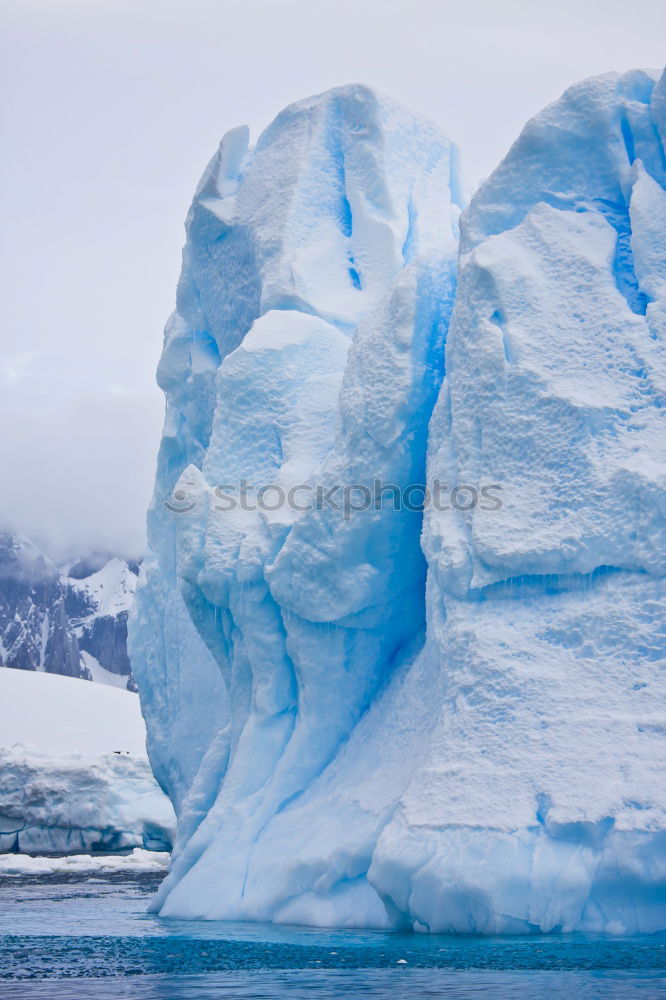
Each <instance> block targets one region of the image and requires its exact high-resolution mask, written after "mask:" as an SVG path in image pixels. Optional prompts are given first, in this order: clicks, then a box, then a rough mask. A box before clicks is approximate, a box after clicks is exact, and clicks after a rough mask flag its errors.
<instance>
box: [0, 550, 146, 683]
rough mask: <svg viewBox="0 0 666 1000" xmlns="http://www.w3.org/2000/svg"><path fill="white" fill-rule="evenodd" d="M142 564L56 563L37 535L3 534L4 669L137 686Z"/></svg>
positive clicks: (0, 609) (0, 619)
mask: <svg viewBox="0 0 666 1000" xmlns="http://www.w3.org/2000/svg"><path fill="white" fill-rule="evenodd" d="M137 573H138V567H137V565H136V564H135V563H130V562H127V561H126V560H124V559H121V558H118V557H115V556H114V557H109V556H105V557H101V556H95V557H91V558H89V559H87V560H78V561H77V562H76V563H74V564H73V565H71V566H65V567H58V566H56V565H55V564H54V563H53V562H52V561H51V560H50V559H49V558H48V557H47V556H46V555H44V553H43V552H41V551H40V550H39V549H38V548H37V547H36V546H35V545H34V544H33V543H32V542H31V541H30V540H29V539H27V538H25V537H22V536H16V535H13V534H10V533H7V532H4V533H1V534H0V666H5V667H14V668H17V669H19V670H41V671H46V672H47V673H52V674H65V675H66V676H68V677H79V678H83V679H87V680H95V681H99V682H101V683H103V684H112V685H114V686H116V687H128V688H129V689H130V690H135V685H134V681H133V678H132V676H131V670H130V663H129V659H128V656H127V616H128V612H129V608H130V606H131V603H132V600H133V597H134V591H135V588H136V582H137Z"/></svg>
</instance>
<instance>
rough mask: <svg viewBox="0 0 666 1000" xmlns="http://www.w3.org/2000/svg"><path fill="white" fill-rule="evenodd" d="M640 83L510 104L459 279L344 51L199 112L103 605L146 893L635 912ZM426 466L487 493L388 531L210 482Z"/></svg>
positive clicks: (653, 350) (658, 104)
mask: <svg viewBox="0 0 666 1000" xmlns="http://www.w3.org/2000/svg"><path fill="white" fill-rule="evenodd" d="M654 84H655V81H654V79H653V77H651V76H650V75H649V74H647V73H642V72H633V73H629V74H625V75H624V76H620V75H617V74H613V75H609V76H606V77H601V78H597V79H593V80H591V81H586V82H585V83H584V84H580V85H578V86H577V87H574V88H572V89H571V90H570V91H568V92H567V94H565V95H564V97H563V98H562V99H561V100H560V101H559V102H557V103H556V104H554V105H552V106H551V107H549V108H547V109H546V110H545V111H544V112H542V114H541V115H538V116H537V118H536V119H534V120H533V121H532V122H530V123H529V124H528V125H527V126H526V128H525V130H524V132H523V134H522V135H521V137H520V138H519V140H518V141H517V143H516V144H515V145H514V146H513V148H512V150H511V151H510V153H509V155H508V157H507V158H506V160H505V161H504V162H503V163H502V164H501V165H500V166H499V167H498V169H497V171H496V172H495V173H494V174H493V175H492V177H491V178H490V179H489V180H488V181H487V182H486V184H485V185H484V186H483V187H482V188H481V190H480V191H479V192H478V193H477V195H476V196H475V198H474V199H473V201H472V203H471V205H470V206H469V208H468V210H467V211H466V213H465V214H464V216H463V220H462V232H461V246H462V252H461V256H460V260H459V265H458V267H459V274H458V278H457V281H458V288H457V291H456V289H455V282H456V277H455V265H456V255H457V251H456V235H457V220H458V210H459V206H460V202H461V196H460V193H459V191H460V182H459V178H458V173H457V166H456V157H455V155H454V151H453V150H452V148H451V146H450V144H449V143H448V142H447V140H445V139H444V138H443V137H442V136H440V135H439V134H438V133H437V132H436V130H435V129H434V128H433V127H432V126H431V125H429V124H428V123H425V122H422V121H421V120H420V119H418V118H416V117H414V116H412V115H410V114H408V113H407V112H405V111H403V110H402V109H399V108H396V107H395V106H393V105H391V104H390V103H389V102H386V101H384V100H382V99H379V98H378V97H377V96H376V95H375V94H373V93H372V92H371V91H368V90H367V89H365V88H360V87H350V88H342V89H341V90H337V91H331V92H330V93H328V94H324V95H322V96H320V97H318V98H313V99H311V100H309V101H305V102H301V103H299V104H297V105H294V106H292V107H291V108H288V109H287V110H286V111H285V112H283V113H282V114H281V115H280V116H278V118H277V119H276V121H275V122H274V123H273V125H272V126H271V127H270V128H269V129H268V130H267V131H266V132H265V133H264V134H263V136H262V137H261V138H260V140H259V142H258V144H257V146H256V147H255V149H253V150H248V149H247V135H246V133H245V132H244V131H243V130H235V131H234V132H233V133H230V134H229V135H228V136H227V137H225V140H223V143H222V145H221V147H220V151H219V153H218V154H217V156H216V157H215V158H214V159H213V161H212V162H211V164H210V166H209V168H208V171H207V172H206V174H205V176H204V179H203V181H202V183H201V185H200V187H199V190H198V192H197V195H196V197H195V201H194V203H193V206H192V209H191V211H190V215H189V218H188V243H187V246H186V248H185V252H184V259H183V274H182V277H181V282H180V285H179V292H178V311H177V313H176V314H175V316H174V317H173V318H172V320H171V321H170V324H169V326H168V327H167V333H166V337H165V348H164V354H163V358H162V361H161V363H160V370H159V377H160V382H161V384H162V385H163V387H164V388H165V391H166V393H167V401H168V402H167V416H166V421H165V431H164V438H163V442H162V448H161V452H160V459H159V465H158V477H157V485H156V494H155V500H154V503H153V506H152V508H151V511H150V514H149V535H150V545H151V553H150V554H149V556H148V558H147V560H146V562H145V564H144V572H143V579H142V584H141V586H140V588H139V595H138V599H137V603H136V611H135V617H134V622H133V628H132V635H131V652H132V661H133V670H134V672H135V675H136V677H137V680H138V683H139V686H140V689H141V693H142V701H143V705H144V712H145V714H146V719H147V723H148V732H149V749H150V753H151V760H152V762H153V765H154V767H155V770H156V773H157V775H158V777H159V778H160V780H161V781H162V782H163V783H164V785H165V786H166V787H167V788H168V789H169V792H170V794H171V795H172V798H173V799H174V801H175V803H176V807H177V811H178V815H179V833H178V842H177V845H176V850H175V852H174V859H173V865H172V870H171V873H170V875H169V877H168V878H167V880H166V881H165V883H164V885H163V887H162V890H161V892H160V895H159V897H158V900H157V903H156V905H157V906H158V907H161V912H163V913H164V914H173V915H184V916H208V917H218V918H230V919H237V918H242V919H259V920H275V921H283V922H296V923H311V924H334V925H356V926H358V925H363V926H404V927H416V928H417V929H430V930H433V931H434V930H456V931H479V932H525V931H529V930H531V929H535V928H542V929H547V930H551V929H554V928H563V929H567V930H572V929H576V928H585V929H589V930H610V931H613V932H623V931H633V930H649V929H655V928H657V927H663V926H666V907H665V905H664V894H663V889H664V873H663V871H662V867H663V866H662V864H661V862H660V857H662V854H661V853H660V851H659V838H660V837H663V836H664V829H665V826H666V823H665V817H664V800H663V796H661V795H659V794H658V792H657V789H658V787H659V773H658V768H657V762H658V760H659V757H660V751H661V752H663V749H664V748H663V745H662V744H663V740H664V732H665V731H666V727H664V725H663V719H661V717H660V716H658V715H657V714H656V712H657V708H656V706H657V705H658V704H661V705H663V704H664V691H663V680H660V675H659V674H658V670H657V668H658V661H659V656H660V647H659V641H658V639H657V638H656V629H657V627H658V624H659V622H663V617H664V615H663V611H664V609H663V594H662V589H661V579H662V576H663V566H664V549H663V543H664V527H663V511H664V469H663V459H662V457H661V455H660V452H659V441H660V438H659V436H658V435H659V434H661V435H662V438H661V439H663V433H664V431H663V427H662V425H661V419H662V417H661V415H662V413H663V412H664V411H663V408H662V406H661V403H662V397H661V394H662V393H663V385H664V360H663V358H664V355H663V343H664V333H665V330H664V321H665V317H666V312H665V308H664V294H665V291H666V278H665V276H666V259H665V253H666V249H665V242H664V240H665V237H664V233H665V232H666V227H665V226H664V218H663V214H664V199H665V197H666V195H665V193H664V184H665V178H664V174H663V163H664V152H663V138H664V131H666V125H665V121H664V107H665V105H666V97H665V95H666V84H665V83H664V80H663V79H662V82H661V83H659V84H658V85H657V86H656V87H655V85H654ZM454 297H455V308H453V301H454ZM452 309H453V314H452ZM447 331H448V333H447ZM433 408H434V409H433ZM426 471H427V476H428V482H429V483H430V484H432V483H433V482H434V481H435V480H438V481H439V482H440V483H441V484H448V485H449V486H456V485H461V484H468V485H471V486H472V487H474V488H480V487H481V486H482V485H483V484H496V486H497V487H499V488H500V495H501V499H502V506H501V508H500V509H499V510H493V509H488V505H485V506H475V507H474V508H473V509H470V510H468V511H460V510H457V509H455V507H453V508H452V509H449V510H438V509H433V508H432V507H431V508H430V509H429V510H428V511H427V514H426V517H425V521H424V523H423V532H422V533H421V528H422V518H421V515H420V514H419V513H418V512H414V511H410V510H407V509H404V508H403V509H401V510H399V511H394V510H393V509H392V508H391V506H390V505H386V504H385V505H384V506H383V507H382V508H381V509H375V508H374V506H371V509H369V510H366V511H363V512H362V513H358V514H356V515H353V516H351V517H349V518H345V517H344V516H341V513H340V512H339V511H337V512H336V511H334V510H331V509H330V508H328V507H325V508H323V509H314V510H307V511H299V510H295V509H294V507H293V505H292V506H291V507H289V506H281V507H280V508H279V509H277V510H274V511H269V510H241V509H239V508H238V507H236V508H235V509H234V510H231V511H230V510H227V509H220V508H225V507H227V506H228V504H227V503H226V501H225V499H224V496H225V492H224V490H223V491H222V493H220V492H219V491H218V492H216V489H215V488H216V487H225V489H228V488H229V487H232V486H234V485H237V484H238V483H239V482H240V481H241V480H245V481H246V482H248V483H250V484H254V485H257V486H261V485H265V484H269V483H270V484H274V485H276V486H279V487H280V488H281V489H282V490H283V491H284V493H285V494H286V493H287V492H288V491H289V490H290V489H293V488H294V487H295V486H297V485H299V484H306V485H310V486H313V485H314V484H317V485H319V486H320V487H322V488H324V489H329V488H330V489H332V488H334V487H335V485H336V484H350V483H358V484H364V485H367V486H368V487H369V488H370V489H372V487H373V484H374V482H375V481H376V480H379V481H380V482H382V483H392V484H396V485H397V486H398V487H402V488H404V487H405V486H406V485H408V484H409V483H413V482H423V481H424V477H425V475H426ZM496 492H497V491H496ZM165 500H168V501H169V503H170V505H171V506H172V507H173V508H175V510H176V512H173V511H169V510H167V509H166V508H165V506H164V503H163V502H164V501H165ZM491 507H492V505H491ZM178 510H180V511H181V512H180V513H178ZM660 684H661V685H662V687H660V686H659V685H660Z"/></svg>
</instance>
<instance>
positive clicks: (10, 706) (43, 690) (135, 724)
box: [0, 669, 175, 867]
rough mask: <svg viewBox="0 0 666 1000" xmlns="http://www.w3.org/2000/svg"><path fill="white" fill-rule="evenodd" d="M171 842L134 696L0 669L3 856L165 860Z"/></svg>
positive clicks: (170, 823)
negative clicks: (137, 853)
mask: <svg viewBox="0 0 666 1000" xmlns="http://www.w3.org/2000/svg"><path fill="white" fill-rule="evenodd" d="M174 837H175V817H174V814H173V809H172V807H171V804H170V802H169V800H168V798H167V797H166V796H165V795H164V793H163V792H162V791H161V789H160V788H159V787H158V785H157V783H156V781H155V779H154V777H153V774H152V771H151V769H150V765H149V763H148V760H147V757H146V751H145V728H144V724H143V719H142V718H141V713H140V709H139V699H138V697H137V695H135V694H132V693H131V692H128V691H120V690H114V689H113V688H111V687H105V686H102V685H95V684H90V683H88V682H86V681H83V680H79V679H74V678H69V677H61V676H58V675H55V674H45V673H36V672H32V671H24V670H10V669H0V851H5V852H9V851H18V852H22V853H26V852H28V853H38V854H39V853H43V852H45V853H70V854H71V853H79V852H81V851H91V850H92V851H119V850H123V851H127V850H130V849H132V848H141V849H147V850H151V851H155V850H156V851H168V850H170V848H171V845H172V842H173V839H174ZM0 867H1V866H0Z"/></svg>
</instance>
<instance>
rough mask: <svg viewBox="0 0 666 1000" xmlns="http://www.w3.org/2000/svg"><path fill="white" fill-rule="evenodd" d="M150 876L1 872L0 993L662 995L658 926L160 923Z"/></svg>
mask: <svg viewBox="0 0 666 1000" xmlns="http://www.w3.org/2000/svg"><path fill="white" fill-rule="evenodd" d="M158 881H159V877H157V876H155V875H150V874H145V875H128V874H126V873H123V874H118V875H116V874H103V875H95V876H86V875H56V876H21V877H16V878H11V877H4V878H0V997H2V1000H17V998H24V997H25V998H43V1000H87V998H90V1000H106V998H109V1000H110V998H113V1000H116V998H117V1000H124V998H132V1000H135V998H136V1000H139V998H141V1000H144V998H145V1000H158V998H159V1000H171V998H173V1000H208V998H232V997H233V998H239V1000H241V998H242V1000H246V998H248V1000H249V998H256V1000H259V998H285V997H288V998H290V1000H301V998H310V997H312V998H318V1000H328V998H345V997H387V998H389V997H390V998H392V1000H393V998H395V1000H402V998H405V1000H407V998H409V1000H416V998H421V997H424V998H425V997H428V998H432V997H445V998H451V1000H458V998H479V997H484V998H486V997H487V998H492V1000H505V998H507V1000H508V998H528V997H529V998H530V1000H541V998H543V1000H560V998H561V1000H587V998H600V1000H605V998H612V1000H634V998H637V997H645V998H657V997H659V998H666V936H663V935H660V936H658V937H654V936H643V937H636V938H603V937H591V936H582V935H559V936H558V935H534V936H530V937H515V938H499V937H497V938H478V937H473V936H469V937H465V936H456V937H445V936H439V935H415V934H398V933H395V934H387V933H383V932H371V931H329V930H317V929H310V928H300V927H275V926H272V925H258V924H229V923H221V922H213V921H179V920H165V919H161V918H159V917H156V916H154V915H152V914H148V913H147V912H146V908H147V904H148V900H149V898H150V895H151V894H152V893H153V892H154V890H155V888H156V886H157V884H158Z"/></svg>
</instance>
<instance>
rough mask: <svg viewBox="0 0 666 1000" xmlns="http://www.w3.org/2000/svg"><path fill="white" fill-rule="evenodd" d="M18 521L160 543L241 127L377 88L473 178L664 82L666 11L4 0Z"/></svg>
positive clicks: (7, 444) (9, 357)
mask: <svg viewBox="0 0 666 1000" xmlns="http://www.w3.org/2000/svg"><path fill="white" fill-rule="evenodd" d="M0 10H1V12H2V25H1V32H2V41H1V51H0V73H1V75H2V81H1V86H2V96H1V105H2V106H1V115H2V120H1V126H0V127H1V132H2V135H1V139H2V151H3V152H2V157H1V159H0V187H1V196H2V213H3V227H2V242H1V248H0V249H1V254H2V261H1V267H0V281H1V282H2V289H1V292H2V306H3V308H2V342H1V344H0V391H1V393H2V395H1V397H0V468H1V469H2V491H1V492H0V521H4V522H11V523H12V524H13V525H14V526H15V527H18V528H19V529H21V530H23V531H25V532H27V533H29V534H32V535H33V537H35V538H36V539H37V540H39V541H41V542H42V543H43V544H46V545H47V546H48V547H49V549H50V550H51V552H52V553H53V554H55V555H56V556H58V557H60V555H61V554H62V553H63V552H65V551H66V550H67V549H73V550H77V549H78V550H85V549H87V548H90V547H103V548H111V549H114V550H120V551H123V550H124V551H127V552H128V553H134V552H137V551H139V550H140V549H141V547H142V545H143V538H144V535H143V532H144V513H145V507H146V505H147V503H148V500H149V497H150V492H151V488H152V479H153V474H154V467H155V455H156V452H157V447H158V443H159V433H160V424H161V418H162V398H161V394H160V393H159V391H158V390H157V389H156V388H155V387H154V370H155V366H156V363H157V360H158V356H159V352H160V347H161V337H162V328H163V326H164V322H165V320H166V317H167V315H168V314H169V312H170V311H171V309H172V308H173V303H174V293H175V285H176V280H177V276H178V270H179V265H180V250H181V244H182V242H183V228H182V226H183V220H184V217H185V214H186V211H187V208H188V204H189V201H190V199H191V196H192V193H193V190H194V187H195V184H196V182H197V180H198V177H199V175H200V174H201V172H202V171H203V168H204V166H205V164H206V162H207V160H208V159H209V157H210V156H211V154H212V153H213V151H214V150H215V148H216V146H217V143H218V142H219V139H220V137H221V135H222V134H223V133H224V132H225V131H226V130H227V129H228V128H230V127H232V126H234V125H237V124H241V123H247V124H248V125H249V126H250V129H251V133H252V135H253V137H254V138H256V136H257V134H258V132H259V131H261V129H262V128H264V127H265V126H266V125H267V124H268V122H269V121H270V120H271V119H272V118H273V117H274V115H275V114H276V113H277V112H278V111H279V110H280V108H282V107H283V106H284V105H285V104H288V103H289V102H291V101H293V100H296V99H298V98H300V97H305V96H307V95H309V94H313V93H317V92H319V91H322V90H325V89H326V88H328V87H331V86H335V85H336V84H341V83H347V82H363V83H368V84H371V85H374V86H376V87H379V88H380V89H382V90H383V91H385V92H386V93H388V94H390V95H392V96H393V97H395V98H397V99H398V100H401V101H403V102H404V103H406V104H408V105H410V106H412V107H413V108H415V109H417V110H419V111H421V112H423V113H425V114H427V115H429V116H430V117H431V118H433V119H435V121H437V122H438V123H439V125H440V126H441V127H442V128H443V129H444V130H445V131H446V132H447V133H448V134H449V135H450V136H451V138H452V139H453V140H454V141H456V142H457V143H458V144H459V146H460V147H461V148H462V153H463V166H464V167H465V168H466V172H467V174H468V177H469V178H470V180H471V182H472V183H473V184H474V183H476V182H478V181H479V180H480V179H481V178H483V177H484V176H487V174H489V173H490V171H491V170H492V169H493V167H494V166H495V165H496V164H497V162H498V160H499V159H500V158H501V157H502V156H503V155H504V153H505V152H506V151H507V149H508V147H509V146H510V144H511V143H512V141H513V140H514V139H515V137H516V136H517V134H518V132H519V131H520V129H521V127H522V125H523V124H524V123H525V121H526V120H527V119H528V118H529V117H530V116H531V115H533V114H534V113H536V112H537V111H538V110H539V109H540V108H541V107H543V106H544V105H545V104H547V103H548V102H549V101H552V100H554V99H555V98H557V97H558V96H559V95H560V94H561V92H562V91H563V90H564V89H565V88H566V87H567V86H568V85H569V84H571V83H573V82H575V81H576V80H578V79H581V78H583V77H586V76H590V75H592V74H595V73H600V72H605V71H607V70H611V69H620V70H623V69H628V68H630V67H632V66H648V67H658V66H660V65H661V64H662V62H663V59H664V52H665V51H666V46H665V45H664V42H665V41H666V3H664V0H633V2H632V3H631V4H628V3H626V2H625V0H622V2H620V0H604V2H603V3H600V2H599V0H557V2H555V0H541V2H540V0H530V2H517V0H492V2H491V0H463V2H461V0H455V2H449V0H439V2H436V0H433V2H431V0H217V2H215V0H187V2H185V0H182V2H179V0H159V2H152V0H132V2H125V0H108V2H107V0H1V2H0Z"/></svg>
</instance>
